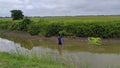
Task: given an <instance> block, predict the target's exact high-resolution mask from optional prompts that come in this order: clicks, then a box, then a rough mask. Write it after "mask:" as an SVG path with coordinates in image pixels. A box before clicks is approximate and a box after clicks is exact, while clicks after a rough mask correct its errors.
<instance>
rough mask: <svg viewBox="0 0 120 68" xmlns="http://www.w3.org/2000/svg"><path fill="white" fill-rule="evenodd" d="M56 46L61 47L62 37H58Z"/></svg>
mask: <svg viewBox="0 0 120 68" xmlns="http://www.w3.org/2000/svg"><path fill="white" fill-rule="evenodd" d="M58 44H59V45H62V36H58Z"/></svg>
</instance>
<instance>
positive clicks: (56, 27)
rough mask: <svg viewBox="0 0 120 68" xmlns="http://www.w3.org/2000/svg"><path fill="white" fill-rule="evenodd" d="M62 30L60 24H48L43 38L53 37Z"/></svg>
mask: <svg viewBox="0 0 120 68" xmlns="http://www.w3.org/2000/svg"><path fill="white" fill-rule="evenodd" d="M62 29H63V25H62V23H56V22H55V23H50V24H48V26H47V28H46V29H45V31H46V32H45V36H55V35H58V34H59V31H61V30H62Z"/></svg>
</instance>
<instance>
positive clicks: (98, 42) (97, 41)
mask: <svg viewBox="0 0 120 68" xmlns="http://www.w3.org/2000/svg"><path fill="white" fill-rule="evenodd" d="M88 42H89V44H93V45H101V44H102V43H101V38H99V37H96V38H95V37H89V38H88Z"/></svg>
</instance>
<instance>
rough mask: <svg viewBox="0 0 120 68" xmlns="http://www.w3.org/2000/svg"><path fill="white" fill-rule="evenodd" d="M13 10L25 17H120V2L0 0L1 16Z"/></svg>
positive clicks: (111, 0) (110, 0)
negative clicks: (17, 10)
mask: <svg viewBox="0 0 120 68" xmlns="http://www.w3.org/2000/svg"><path fill="white" fill-rule="evenodd" d="M13 9H20V10H22V11H23V14H24V15H25V16H66V15H67V16H71V15H72V16H74V15H117V14H119V15H120V0H0V16H10V14H11V13H10V10H13Z"/></svg>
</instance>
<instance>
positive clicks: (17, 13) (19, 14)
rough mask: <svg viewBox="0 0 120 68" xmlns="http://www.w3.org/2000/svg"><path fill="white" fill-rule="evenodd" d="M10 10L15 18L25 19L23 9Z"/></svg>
mask: <svg viewBox="0 0 120 68" xmlns="http://www.w3.org/2000/svg"><path fill="white" fill-rule="evenodd" d="M10 12H11V17H12V18H13V20H19V19H23V17H24V15H23V12H22V11H21V10H11V11H10Z"/></svg>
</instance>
